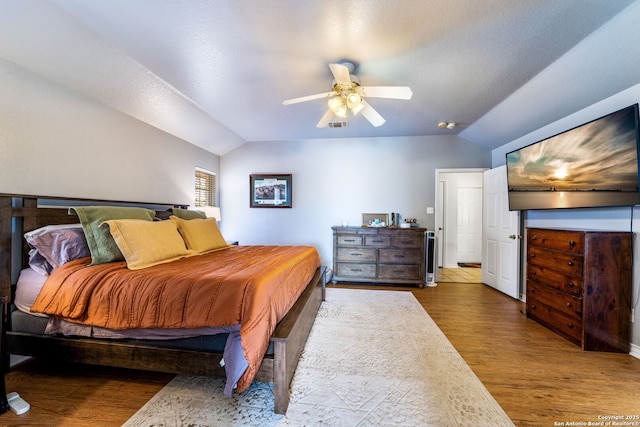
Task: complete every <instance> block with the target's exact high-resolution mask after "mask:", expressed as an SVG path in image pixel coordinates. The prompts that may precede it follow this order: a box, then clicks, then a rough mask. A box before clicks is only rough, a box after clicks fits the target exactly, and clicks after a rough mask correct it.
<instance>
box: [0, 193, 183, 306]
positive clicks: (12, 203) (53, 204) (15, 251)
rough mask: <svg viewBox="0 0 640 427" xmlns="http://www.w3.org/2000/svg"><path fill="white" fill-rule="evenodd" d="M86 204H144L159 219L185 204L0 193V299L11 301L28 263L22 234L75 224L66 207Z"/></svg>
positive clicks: (26, 247)
mask: <svg viewBox="0 0 640 427" xmlns="http://www.w3.org/2000/svg"><path fill="white" fill-rule="evenodd" d="M88 205H103V206H104V205H117V206H135V207H145V208H149V209H153V210H155V211H156V213H157V216H159V217H162V218H163V219H164V218H166V217H168V215H169V212H168V210H169V209H170V208H174V207H178V208H182V209H186V208H187V207H188V205H183V204H175V203H144V202H124V201H114V200H97V199H77V198H63V197H47V196H31V195H29V196H25V195H14V194H0V298H6V299H8V300H9V301H12V300H13V285H14V284H15V281H16V280H17V278H18V274H19V272H20V270H21V269H22V268H23V266H26V265H27V264H28V255H29V248H28V245H27V242H26V241H25V239H24V238H23V235H24V233H26V232H28V231H32V230H35V229H37V228H40V227H44V226H46V225H52V224H74V223H78V217H77V216H75V215H69V213H68V212H69V207H70V206H88Z"/></svg>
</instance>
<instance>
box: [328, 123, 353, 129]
mask: <svg viewBox="0 0 640 427" xmlns="http://www.w3.org/2000/svg"><path fill="white" fill-rule="evenodd" d="M347 126H349V122H329V127H330V128H346V127H347Z"/></svg>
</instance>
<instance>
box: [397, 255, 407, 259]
mask: <svg viewBox="0 0 640 427" xmlns="http://www.w3.org/2000/svg"><path fill="white" fill-rule="evenodd" d="M396 258H406V257H405V256H404V255H396Z"/></svg>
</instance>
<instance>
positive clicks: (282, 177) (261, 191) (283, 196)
mask: <svg viewBox="0 0 640 427" xmlns="http://www.w3.org/2000/svg"><path fill="white" fill-rule="evenodd" d="M249 194H250V207H252V208H290V207H291V206H292V204H291V174H269V175H267V174H251V175H249Z"/></svg>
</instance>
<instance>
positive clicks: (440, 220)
mask: <svg viewBox="0 0 640 427" xmlns="http://www.w3.org/2000/svg"><path fill="white" fill-rule="evenodd" d="M488 169H489V168H443V169H438V168H436V170H435V181H436V183H435V187H436V192H435V196H436V197H435V207H434V210H435V212H434V214H435V218H434V227H435V230H434V231H435V233H436V260H437V264H436V268H435V270H436V271H435V277H436V280H438V267H439V266H440V263H441V260H443V258H441V257H442V255H443V250H442V248H443V247H444V246H443V243H444V242H443V239H442V236H443V235H446V234H444V233H443V231H444V229H445V224H444V220H445V218H444V201H445V196H446V193H447V192H448V191H450V190H449V189H446V188H444V186H441V185H440V174H441V173H483V172H484V171H486V170H488ZM454 244H456V243H455V241H454Z"/></svg>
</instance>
